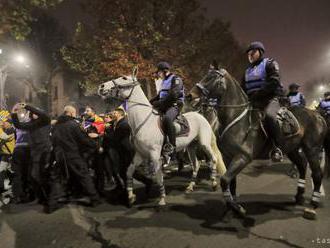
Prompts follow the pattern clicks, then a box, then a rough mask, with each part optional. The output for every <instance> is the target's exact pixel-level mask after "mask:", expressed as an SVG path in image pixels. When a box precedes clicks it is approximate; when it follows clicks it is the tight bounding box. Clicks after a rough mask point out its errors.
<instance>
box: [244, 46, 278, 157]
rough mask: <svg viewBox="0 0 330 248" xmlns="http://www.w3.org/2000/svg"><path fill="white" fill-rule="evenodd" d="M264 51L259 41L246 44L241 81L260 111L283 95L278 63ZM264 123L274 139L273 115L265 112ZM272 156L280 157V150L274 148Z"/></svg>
mask: <svg viewBox="0 0 330 248" xmlns="http://www.w3.org/2000/svg"><path fill="white" fill-rule="evenodd" d="M265 51H266V50H265V47H264V45H263V44H262V43H261V42H259V41H255V42H252V43H251V44H250V45H249V46H248V48H247V50H246V53H247V56H248V60H249V63H250V64H249V66H248V68H247V69H246V70H245V75H244V79H243V82H242V87H243V89H244V90H245V92H246V94H247V95H248V98H249V101H250V102H251V105H252V107H253V108H255V109H259V110H261V111H262V112H265V111H266V109H267V107H268V106H269V103H270V102H271V101H272V100H273V99H274V98H275V97H277V96H283V87H282V84H281V82H280V73H279V65H278V63H277V62H276V61H275V60H274V59H272V58H266V57H264V54H265ZM265 123H266V129H267V133H268V134H269V135H270V137H271V138H272V139H273V140H274V138H275V132H274V131H275V130H276V128H277V124H276V118H275V116H274V115H273V114H271V115H269V114H267V115H266V119H265ZM273 143H274V142H273ZM273 156H274V157H277V158H279V159H280V158H281V157H282V152H281V151H280V150H279V149H278V148H276V149H275V150H274V153H273Z"/></svg>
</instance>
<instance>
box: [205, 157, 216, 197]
mask: <svg viewBox="0 0 330 248" xmlns="http://www.w3.org/2000/svg"><path fill="white" fill-rule="evenodd" d="M207 163H208V166H209V168H210V170H211V184H212V190H213V191H216V190H217V189H218V182H217V175H218V172H217V164H216V163H213V162H212V160H209V161H208V162H207Z"/></svg>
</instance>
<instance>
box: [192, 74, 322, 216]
mask: <svg viewBox="0 0 330 248" xmlns="http://www.w3.org/2000/svg"><path fill="white" fill-rule="evenodd" d="M202 97H207V98H213V99H214V98H216V99H218V104H217V106H216V108H217V114H218V118H219V120H220V122H221V128H220V130H219V133H218V137H219V148H220V150H221V152H222V154H223V157H224V161H225V164H226V166H227V172H226V173H225V175H224V176H223V177H221V187H222V191H223V193H224V197H225V200H226V203H227V207H228V209H231V210H233V211H234V212H236V213H238V214H239V215H240V216H245V213H246V211H245V209H244V208H243V207H242V206H241V205H239V204H238V203H237V202H236V199H235V195H236V176H237V175H238V174H239V173H240V172H241V170H242V169H243V168H245V167H246V165H247V164H248V163H250V162H251V161H252V160H253V159H257V158H259V157H260V156H261V155H262V154H264V153H265V149H266V148H267V147H271V146H270V145H269V144H270V139H269V138H268V137H267V132H265V130H264V125H263V124H262V121H263V120H264V118H263V116H264V113H262V112H261V111H260V110H258V109H253V108H252V107H251V105H250V104H249V102H248V98H247V95H246V94H245V92H244V91H243V90H242V88H241V86H240V85H239V83H238V82H237V81H236V80H235V79H234V78H233V77H232V76H231V75H230V74H229V73H228V72H227V71H226V70H223V69H221V70H211V71H209V72H208V73H207V75H206V76H205V77H204V78H203V79H202V80H201V81H200V82H199V83H198V84H196V85H195V86H194V87H193V89H192V90H191V92H190V94H189V95H188V96H187V98H188V100H194V101H196V99H201V98H202ZM289 109H290V110H291V112H292V113H293V114H294V116H295V117H296V118H297V120H298V122H299V125H300V129H299V132H298V133H296V134H295V135H293V136H291V137H284V136H283V135H281V133H280V132H279V131H278V130H277V131H275V136H276V144H278V145H279V146H280V148H281V149H282V151H283V152H284V153H285V154H286V155H287V156H288V158H289V159H290V160H291V161H292V162H293V163H294V164H295V165H296V166H297V168H298V171H299V180H298V188H297V193H296V195H295V200H296V203H300V204H302V203H303V202H304V196H303V194H304V191H305V190H304V189H305V177H306V167H307V161H306V159H304V157H303V156H302V155H301V154H300V153H299V149H300V148H301V149H302V150H303V153H304V155H305V157H306V158H307V160H308V163H309V165H310V168H311V170H312V178H313V182H314V189H313V195H312V199H311V204H312V206H313V207H314V208H317V207H318V206H319V201H320V186H321V181H322V171H321V168H320V159H319V158H320V151H321V149H322V146H323V142H324V138H325V135H326V132H327V126H326V123H325V120H324V119H323V118H322V117H321V116H320V115H319V114H318V113H317V112H315V111H312V110H309V109H306V108H300V107H292V108H289ZM233 196H234V197H233ZM312 212H313V211H312ZM313 213H315V212H313ZM312 217H315V216H312Z"/></svg>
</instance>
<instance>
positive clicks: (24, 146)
mask: <svg viewBox="0 0 330 248" xmlns="http://www.w3.org/2000/svg"><path fill="white" fill-rule="evenodd" d="M18 118H19V119H20V121H21V122H29V121H30V118H29V116H28V112H27V111H26V110H23V111H22V112H20V113H19V114H18ZM15 139H16V144H15V148H14V153H13V159H12V165H11V166H12V170H13V172H14V177H13V195H14V198H13V200H12V202H13V203H16V204H19V203H25V202H29V201H32V200H33V198H34V194H33V192H32V188H31V186H30V182H29V177H28V172H29V170H30V167H31V151H30V134H29V132H28V131H27V130H21V129H17V128H16V129H15Z"/></svg>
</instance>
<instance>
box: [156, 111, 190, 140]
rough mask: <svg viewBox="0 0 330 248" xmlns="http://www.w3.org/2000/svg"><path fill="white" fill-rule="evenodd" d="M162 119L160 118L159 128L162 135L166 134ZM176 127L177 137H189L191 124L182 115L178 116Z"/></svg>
mask: <svg viewBox="0 0 330 248" xmlns="http://www.w3.org/2000/svg"><path fill="white" fill-rule="evenodd" d="M161 118H162V117H160V118H159V123H158V125H159V127H160V130H161V131H162V133H163V134H164V129H163V124H162V119H161ZM174 126H175V133H176V137H186V136H188V135H189V132H190V126H189V122H188V121H187V119H186V117H185V116H184V115H182V114H180V115H178V116H177V117H176V119H175V120H174Z"/></svg>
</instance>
